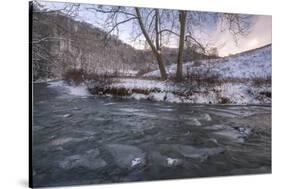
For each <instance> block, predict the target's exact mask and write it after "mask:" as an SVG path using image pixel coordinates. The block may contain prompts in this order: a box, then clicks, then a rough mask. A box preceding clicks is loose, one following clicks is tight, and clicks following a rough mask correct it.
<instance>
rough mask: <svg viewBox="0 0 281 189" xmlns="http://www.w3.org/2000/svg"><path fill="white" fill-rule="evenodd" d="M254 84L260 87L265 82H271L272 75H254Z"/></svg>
mask: <svg viewBox="0 0 281 189" xmlns="http://www.w3.org/2000/svg"><path fill="white" fill-rule="evenodd" d="M251 80H252V82H253V85H254V86H256V87H259V86H261V85H264V84H271V76H266V77H252V78H251Z"/></svg>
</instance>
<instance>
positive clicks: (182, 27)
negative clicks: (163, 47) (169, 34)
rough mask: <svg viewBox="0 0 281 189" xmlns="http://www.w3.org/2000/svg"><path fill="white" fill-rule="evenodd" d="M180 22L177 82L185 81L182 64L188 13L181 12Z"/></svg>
mask: <svg viewBox="0 0 281 189" xmlns="http://www.w3.org/2000/svg"><path fill="white" fill-rule="evenodd" d="M179 22H180V39H179V50H178V60H177V72H176V80H177V81H182V79H183V78H182V62H183V52H184V39H185V24H186V11H179Z"/></svg>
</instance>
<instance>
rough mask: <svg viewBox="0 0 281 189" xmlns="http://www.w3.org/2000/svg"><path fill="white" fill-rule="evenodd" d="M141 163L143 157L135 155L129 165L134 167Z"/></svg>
mask: <svg viewBox="0 0 281 189" xmlns="http://www.w3.org/2000/svg"><path fill="white" fill-rule="evenodd" d="M142 163H143V159H142V158H139V157H137V158H135V159H133V160H132V163H131V167H135V166H137V165H140V164H142Z"/></svg>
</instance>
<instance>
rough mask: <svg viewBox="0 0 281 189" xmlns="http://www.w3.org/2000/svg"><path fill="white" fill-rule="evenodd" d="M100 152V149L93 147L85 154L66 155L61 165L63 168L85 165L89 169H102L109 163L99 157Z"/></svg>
mask: <svg viewBox="0 0 281 189" xmlns="http://www.w3.org/2000/svg"><path fill="white" fill-rule="evenodd" d="M99 154H100V152H99V150H98V149H93V150H89V151H87V152H85V153H84V154H75V155H72V156H68V157H66V158H65V159H64V160H63V161H61V162H60V163H59V166H60V167H61V168H63V169H73V168H78V167H84V168H88V169H93V170H95V169H100V168H103V167H105V166H106V165H107V163H106V162H105V161H104V160H103V159H101V158H100V157H98V156H99Z"/></svg>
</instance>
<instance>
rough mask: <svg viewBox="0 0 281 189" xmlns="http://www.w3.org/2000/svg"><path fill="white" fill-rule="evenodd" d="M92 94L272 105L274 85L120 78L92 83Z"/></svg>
mask: <svg viewBox="0 0 281 189" xmlns="http://www.w3.org/2000/svg"><path fill="white" fill-rule="evenodd" d="M88 87H89V90H90V92H91V93H92V94H98V95H106V94H111V95H114V96H121V97H126V98H133V99H136V100H140V99H147V100H153V101H165V102H172V103H198V104H270V103H271V85H269V84H266V85H263V86H254V85H253V84H252V82H246V83H219V84H214V85H200V86H199V87H198V86H194V85H189V84H188V83H174V82H171V81H158V80H147V79H128V78H127V79H118V81H116V82H114V83H112V84H111V85H109V86H105V87H104V88H103V87H102V88H100V87H99V88H96V87H95V85H94V84H92V85H89V86H88Z"/></svg>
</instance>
